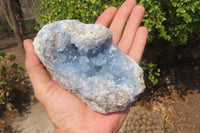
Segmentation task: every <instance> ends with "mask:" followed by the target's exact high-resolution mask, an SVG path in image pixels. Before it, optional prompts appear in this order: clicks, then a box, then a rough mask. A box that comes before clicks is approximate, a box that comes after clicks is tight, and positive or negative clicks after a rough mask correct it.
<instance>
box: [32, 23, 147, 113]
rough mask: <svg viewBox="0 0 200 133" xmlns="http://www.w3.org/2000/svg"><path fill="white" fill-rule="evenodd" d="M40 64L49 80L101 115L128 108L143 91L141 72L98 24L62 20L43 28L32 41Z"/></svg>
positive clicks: (109, 33) (107, 31)
mask: <svg viewBox="0 0 200 133" xmlns="http://www.w3.org/2000/svg"><path fill="white" fill-rule="evenodd" d="M34 47H35V51H36V53H37V55H38V56H39V58H40V60H41V61H42V62H43V64H44V65H45V66H46V68H47V69H48V71H49V72H50V73H51V75H52V77H53V78H54V79H55V80H56V81H57V82H58V83H59V84H60V86H62V87H63V88H65V89H67V90H68V91H70V92H71V93H73V94H75V95H77V96H78V97H80V98H81V99H82V100H83V101H84V102H85V103H86V104H87V105H88V106H89V107H90V108H92V109H93V110H95V111H97V112H100V113H110V112H117V111H122V110H125V109H126V108H128V107H129V106H131V104H132V103H133V101H134V100H135V97H136V96H137V95H138V94H139V93H141V92H142V91H143V90H144V88H145V85H144V81H143V70H142V69H141V68H140V66H139V65H138V64H137V63H136V62H135V61H134V60H133V59H132V58H130V57H129V56H127V55H126V54H125V53H124V52H122V51H121V50H120V49H119V48H118V47H117V46H116V45H115V44H113V43H112V32H111V31H110V30H109V29H107V28H106V27H104V26H102V25H99V24H84V23H81V22H79V21H77V20H62V21H57V22H54V23H51V24H47V25H45V26H44V27H43V28H42V29H41V30H40V31H39V32H38V34H37V36H36V38H35V39H34Z"/></svg>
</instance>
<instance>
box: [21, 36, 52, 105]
mask: <svg viewBox="0 0 200 133" xmlns="http://www.w3.org/2000/svg"><path fill="white" fill-rule="evenodd" d="M24 48H25V51H26V62H25V65H26V70H27V72H28V75H29V77H30V80H31V83H32V85H33V88H34V92H35V95H36V97H37V99H38V100H39V101H40V99H41V97H42V95H44V94H45V92H46V91H47V90H46V89H47V88H48V87H47V86H51V84H52V78H51V77H50V75H49V73H48V72H47V70H46V68H45V67H44V65H43V64H42V62H41V61H40V59H39V58H38V56H37V55H36V54H35V51H34V46H33V41H32V40H30V39H26V40H24Z"/></svg>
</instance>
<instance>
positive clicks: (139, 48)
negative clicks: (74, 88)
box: [24, 0, 148, 133]
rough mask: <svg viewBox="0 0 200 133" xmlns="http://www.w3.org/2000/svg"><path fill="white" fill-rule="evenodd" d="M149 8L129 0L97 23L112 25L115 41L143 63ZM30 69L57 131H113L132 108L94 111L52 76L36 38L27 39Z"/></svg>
mask: <svg viewBox="0 0 200 133" xmlns="http://www.w3.org/2000/svg"><path fill="white" fill-rule="evenodd" d="M144 12H145V9H144V7H142V6H140V5H136V2H135V0H126V1H125V2H124V4H123V5H122V6H121V7H120V9H119V10H117V9H116V8H114V7H110V8H108V9H107V10H105V11H104V13H102V15H101V16H100V17H99V18H98V20H97V21H96V23H98V24H102V25H104V26H106V27H109V28H110V30H111V31H112V32H113V42H114V43H115V44H116V45H118V47H119V48H120V49H121V50H123V51H124V52H125V53H126V54H128V55H129V56H130V57H132V58H133V59H134V60H135V61H136V62H137V63H139V62H140V60H141V57H142V53H143V50H144V47H145V44H146V39H147V35H148V32H147V29H146V28H145V27H140V23H141V21H142V18H143V15H144ZM24 47H25V50H26V69H27V71H28V74H29V77H30V79H31V82H32V85H33V88H34V92H35V96H36V98H37V99H38V100H39V101H40V102H41V103H42V104H43V105H44V107H45V109H46V111H47V113H48V115H49V118H50V119H51V121H52V123H53V124H54V126H55V129H56V132H57V133H79V132H80V133H85V132H87V133H111V132H117V130H118V129H119V128H120V127H121V126H122V123H123V121H124V120H125V118H126V116H127V113H128V110H126V111H123V112H116V113H110V114H106V115H105V114H100V113H97V112H95V111H93V110H91V109H90V108H89V107H88V106H87V105H86V104H85V103H83V102H82V101H81V100H80V99H79V98H78V97H77V96H75V95H73V94H71V93H69V92H68V91H66V90H65V89H63V88H62V87H60V86H59V85H58V84H57V83H56V82H55V81H54V80H53V79H52V77H51V76H50V75H49V73H48V72H47V70H46V69H45V67H44V66H43V64H42V63H41V62H40V60H39V58H38V57H37V55H36V54H35V52H34V46H33V42H32V40H25V41H24Z"/></svg>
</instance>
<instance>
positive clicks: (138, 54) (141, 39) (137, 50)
mask: <svg viewBox="0 0 200 133" xmlns="http://www.w3.org/2000/svg"><path fill="white" fill-rule="evenodd" d="M147 37H148V30H147V28H146V27H139V28H138V30H137V32H136V35H135V38H134V41H133V44H132V47H131V49H130V51H129V53H128V55H129V56H130V57H132V58H133V59H134V60H135V61H136V62H137V63H138V64H139V63H140V61H141V58H142V54H143V51H144V47H145V45H146V41H147Z"/></svg>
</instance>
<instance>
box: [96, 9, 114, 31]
mask: <svg viewBox="0 0 200 133" xmlns="http://www.w3.org/2000/svg"><path fill="white" fill-rule="evenodd" d="M116 12H117V8H115V7H109V8H108V9H106V10H105V11H104V12H103V13H102V14H101V15H100V16H99V17H98V19H97V21H96V22H95V24H101V25H103V26H105V27H109V25H110V23H111V22H112V20H113V18H114V16H115V14H116Z"/></svg>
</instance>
